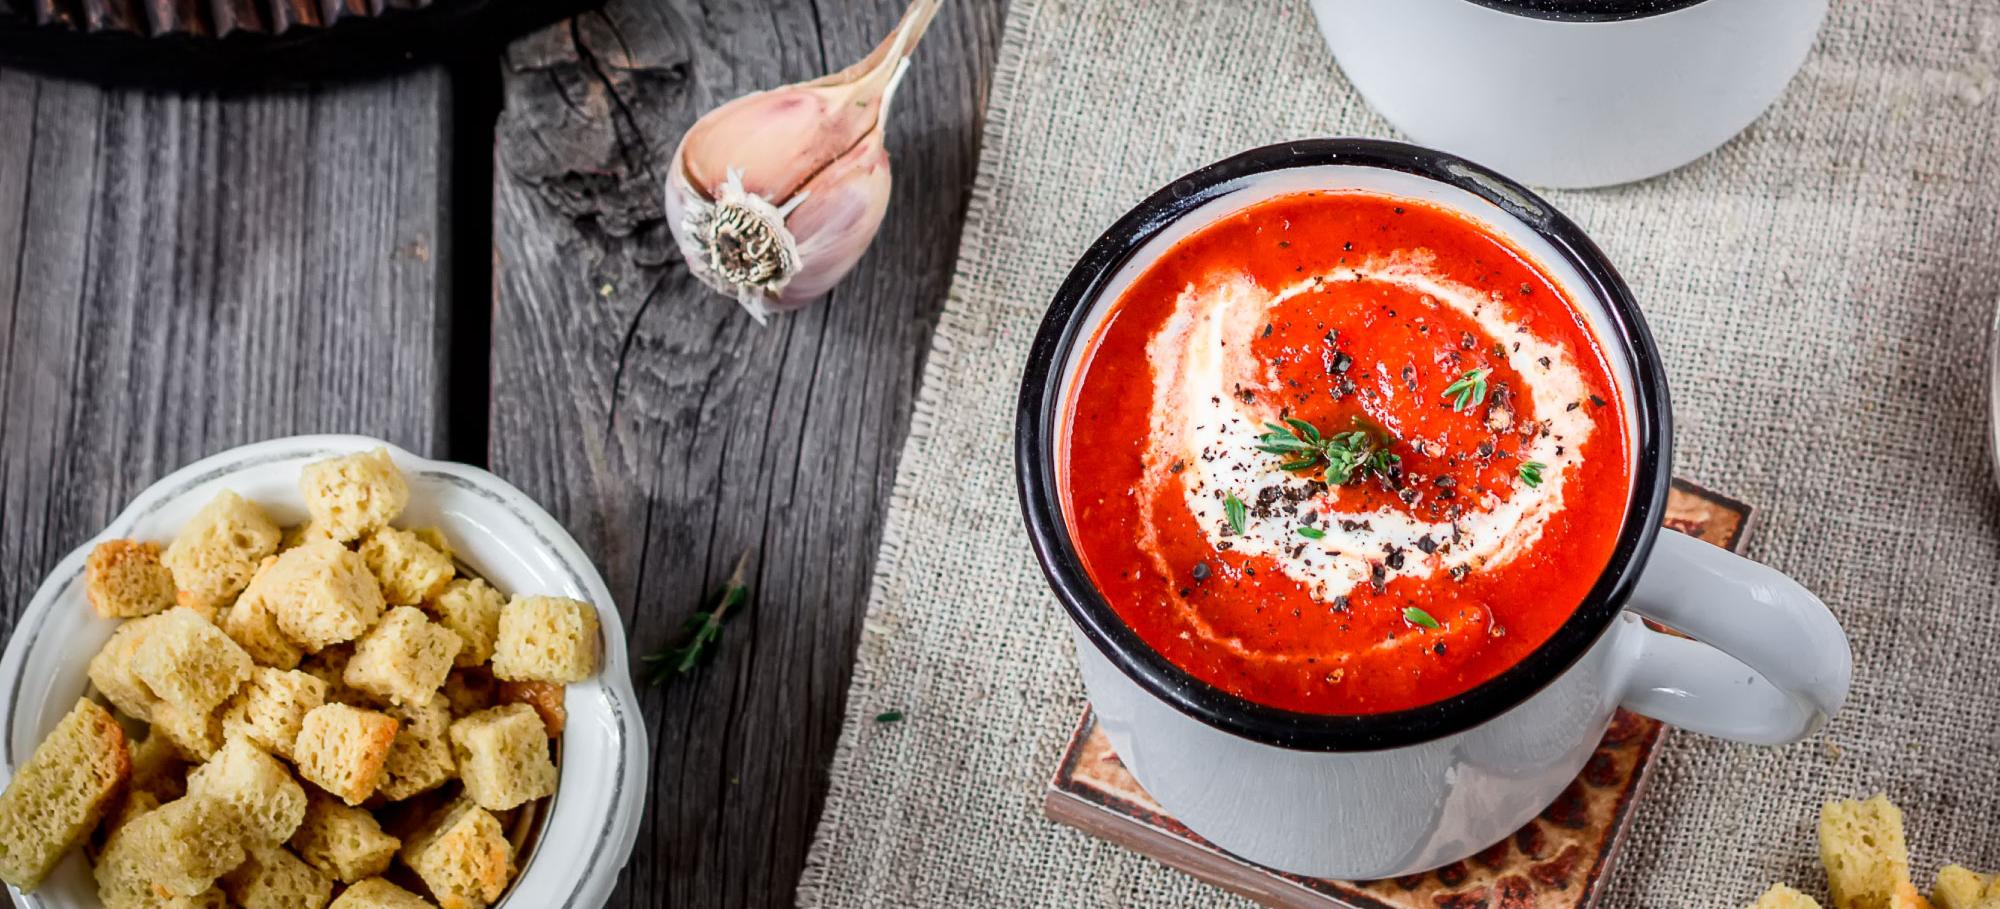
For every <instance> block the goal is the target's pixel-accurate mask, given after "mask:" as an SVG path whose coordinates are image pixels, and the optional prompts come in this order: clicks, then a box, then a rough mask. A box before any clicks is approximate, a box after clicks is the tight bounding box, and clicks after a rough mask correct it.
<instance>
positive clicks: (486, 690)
mask: <svg viewBox="0 0 2000 909" xmlns="http://www.w3.org/2000/svg"><path fill="white" fill-rule="evenodd" d="M499 684H500V683H499V682H498V681H496V680H495V679H494V678H493V674H492V673H490V672H488V671H486V670H485V669H482V668H471V669H454V670H452V672H451V675H448V676H445V679H444V687H443V688H442V689H439V691H438V693H439V694H441V695H443V696H444V699H445V703H447V704H449V705H451V715H452V716H471V715H472V714H475V713H478V712H479V711H481V710H485V709H486V708H488V707H491V706H493V705H494V704H496V703H498V701H497V700H495V698H496V697H497V695H498V691H499Z"/></svg>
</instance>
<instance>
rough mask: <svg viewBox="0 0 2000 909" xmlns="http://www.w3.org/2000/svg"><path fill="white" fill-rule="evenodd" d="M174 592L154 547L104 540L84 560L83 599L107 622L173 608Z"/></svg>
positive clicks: (165, 569)
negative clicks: (107, 620)
mask: <svg viewBox="0 0 2000 909" xmlns="http://www.w3.org/2000/svg"><path fill="white" fill-rule="evenodd" d="M176 590H177V588H175V587H174V573H173V572H172V571H169V570H167V566H166V564H165V563H163V562H161V561H160V546H159V544H157V543H145V542H140V541H138V540H105V541H104V542H102V543H99V544H97V546H96V547H95V548H93V549H91V550H90V557H89V558H88V559H85V560H84V596H85V597H87V598H88V599H89V600H90V607H91V608H92V609H95V610H97V614H98V615H101V616H103V617H105V618H107V619H130V618H137V617H139V616H147V615H152V614H154V613H156V612H165V611H167V610H169V609H172V608H174V602H175V597H176Z"/></svg>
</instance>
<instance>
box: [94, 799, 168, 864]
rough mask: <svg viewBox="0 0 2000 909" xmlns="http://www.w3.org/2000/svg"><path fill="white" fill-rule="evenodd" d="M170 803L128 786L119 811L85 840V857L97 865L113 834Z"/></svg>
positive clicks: (119, 801)
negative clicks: (105, 845) (141, 816)
mask: <svg viewBox="0 0 2000 909" xmlns="http://www.w3.org/2000/svg"><path fill="white" fill-rule="evenodd" d="M168 801H171V800H170V799H162V798H160V797H159V796H157V795H154V794H153V793H150V792H147V791H145V790H143V789H133V788H131V787H130V786H127V787H126V789H125V797H124V798H121V799H119V800H118V807H117V809H115V810H113V811H111V812H110V813H108V814H107V815H105V818H104V822H103V823H102V824H100V825H99V826H98V828H97V834H96V835H94V836H91V837H86V838H84V841H83V857H84V858H86V859H88V860H89V861H90V863H91V864H93V865H95V864H97V860H98V857H99V856H101V855H103V854H104V844H105V843H107V842H110V840H111V835H112V834H114V833H116V832H118V829H119V828H120V827H123V826H125V825H126V824H129V823H132V822H133V821H134V820H136V819H138V817H139V816H140V815H142V814H145V813H146V812H148V811H151V810H153V809H155V808H158V807H160V806H161V805H162V804H165V803H166V802H168Z"/></svg>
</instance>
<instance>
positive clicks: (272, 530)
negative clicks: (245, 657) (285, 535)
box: [160, 490, 282, 615]
mask: <svg viewBox="0 0 2000 909" xmlns="http://www.w3.org/2000/svg"><path fill="white" fill-rule="evenodd" d="M281 535H282V533H281V531H279V530H278V525H276V524H273V523H271V519H270V518H268V517H265V516H264V512H263V510H262V509H259V508H258V507H257V506H256V505H255V504H253V503H251V502H248V501H246V500H244V498H243V497H242V496H239V495H237V494H236V493H234V492H231V491H229V490H223V491H222V492H221V493H219V494H217V495H216V497H215V498H214V499H213V500H211V501H210V502H209V503H208V504H207V505H205V506H203V507H202V509H201V511H199V512H197V513H196V514H195V516H194V518H193V519H191V520H189V521H188V523H187V525H186V526H185V527H182V528H181V532H180V535H179V536H176V537H174V541H173V542H172V543H171V544H169V545H168V546H167V551H166V554H165V555H163V556H161V557H160V561H161V562H162V563H164V564H165V565H166V566H167V569H168V570H169V571H171V572H172V573H173V576H174V586H175V587H177V588H178V591H177V599H178V601H179V603H180V605H183V606H188V607H191V608H193V609H195V610H196V611H198V612H201V613H203V614H204V615H214V614H215V610H216V609H217V608H218V607H220V606H222V605H223V604H225V603H227V602H229V601H230V600H231V599H232V598H234V597H235V596H236V594H237V593H238V592H240V591H242V590H243V586H244V585H245V584H248V583H250V575H251V573H252V572H254V571H255V570H256V569H257V563H258V562H261V561H263V559H264V557H265V556H267V555H270V554H272V553H274V552H277V551H278V538H279V537H280V536H281Z"/></svg>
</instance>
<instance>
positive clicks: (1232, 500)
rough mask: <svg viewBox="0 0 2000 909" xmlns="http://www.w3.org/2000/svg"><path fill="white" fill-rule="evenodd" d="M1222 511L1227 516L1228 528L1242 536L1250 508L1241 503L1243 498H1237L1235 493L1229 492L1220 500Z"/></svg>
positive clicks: (1248, 518) (1247, 521)
mask: <svg viewBox="0 0 2000 909" xmlns="http://www.w3.org/2000/svg"><path fill="white" fill-rule="evenodd" d="M1222 511H1223V513H1224V514H1226V515H1228V517H1229V529H1230V530H1233V531H1236V535H1237V536H1239V537H1240V536H1243V528H1244V527H1245V526H1246V525H1247V524H1248V523H1249V520H1250V509H1249V508H1247V507H1245V506H1244V505H1243V500H1242V499H1239V498H1237V497H1236V493H1233V492H1232V493H1230V494H1229V495H1228V496H1227V497H1226V498H1224V499H1223V500H1222Z"/></svg>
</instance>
